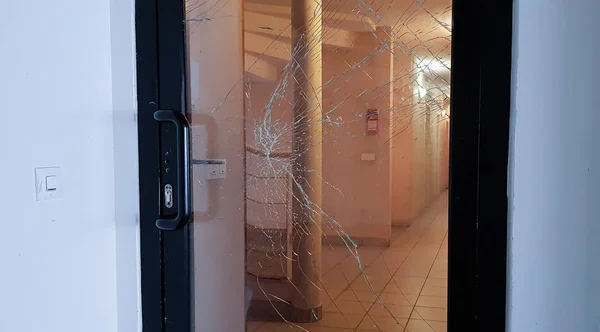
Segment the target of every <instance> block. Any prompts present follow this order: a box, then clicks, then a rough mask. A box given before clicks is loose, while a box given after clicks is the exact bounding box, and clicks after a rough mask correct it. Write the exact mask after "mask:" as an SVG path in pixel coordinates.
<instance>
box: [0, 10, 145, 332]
mask: <svg viewBox="0 0 600 332" xmlns="http://www.w3.org/2000/svg"><path fill="white" fill-rule="evenodd" d="M0 13H1V14H2V19H1V20H0V44H1V45H2V49H3V51H4V52H2V55H1V56H0V58H1V61H0V99H1V100H2V105H3V107H4V109H3V112H2V116H3V123H4V124H5V126H4V127H3V130H2V131H0V142H2V147H3V152H4V156H5V158H4V159H3V160H5V161H8V160H10V162H3V163H2V164H1V165H0V171H1V172H2V174H4V175H5V178H4V180H3V184H4V185H5V186H6V188H10V189H8V190H6V191H4V192H3V193H2V194H1V195H0V196H1V197H2V204H0V205H1V206H2V207H3V209H2V210H3V216H2V219H1V220H0V224H1V225H2V232H3V234H4V235H5V236H4V238H3V240H2V241H0V258H1V260H2V262H3V273H2V275H1V276H0V285H1V286H0V294H2V303H1V304H0V320H1V321H2V328H1V329H2V331H7V332H29V331H48V332H58V331H60V332H80V331H88V332H115V331H121V332H135V331H141V329H142V326H141V323H140V318H141V317H140V316H141V307H140V280H139V273H140V272H139V239H138V236H139V227H138V223H139V205H138V192H139V186H138V170H137V161H138V158H137V151H138V150H137V121H136V115H137V101H136V89H135V33H134V1H116V0H111V1H109V0H86V1H70V0H56V1H52V2H49V1H45V0H31V1H27V2H22V1H2V2H0ZM6 156H10V157H6ZM48 166H60V167H61V170H62V198H57V199H54V200H46V201H36V195H35V190H36V189H35V188H36V186H35V180H34V169H35V168H37V167H48Z"/></svg>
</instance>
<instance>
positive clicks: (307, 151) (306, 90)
mask: <svg viewBox="0 0 600 332" xmlns="http://www.w3.org/2000/svg"><path fill="white" fill-rule="evenodd" d="M321 1H322V0H293V1H291V4H292V5H291V6H292V8H291V9H292V46H293V51H292V62H293V66H294V67H293V68H294V73H293V75H294V77H293V90H294V97H293V104H294V105H293V116H294V124H293V127H294V129H293V143H292V150H293V152H292V172H293V176H294V181H293V183H292V192H293V195H294V199H293V203H292V226H293V231H292V239H293V252H294V254H293V256H292V258H293V265H292V282H293V283H294V286H295V288H296V289H297V290H295V292H294V296H293V297H292V302H291V303H292V315H291V319H292V320H293V321H296V322H311V321H316V320H319V319H320V318H321V317H322V307H321V306H322V303H321V282H320V280H321V237H322V230H321V206H322V179H321V175H322V174H323V173H322V159H321V156H322V142H321V140H322V135H323V133H322V126H321V119H322V109H321V102H322V96H321V85H322V74H321V72H322V58H321V54H322V50H321V35H322V23H321V21H322V20H321V18H322V15H321V8H322V7H321Z"/></svg>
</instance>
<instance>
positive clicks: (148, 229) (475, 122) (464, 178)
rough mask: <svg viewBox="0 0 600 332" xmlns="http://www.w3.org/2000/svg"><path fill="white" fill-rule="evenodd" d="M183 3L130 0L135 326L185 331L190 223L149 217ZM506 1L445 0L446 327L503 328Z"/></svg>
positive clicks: (175, 75)
mask: <svg viewBox="0 0 600 332" xmlns="http://www.w3.org/2000/svg"><path fill="white" fill-rule="evenodd" d="M184 4H185V2H184V0H144V1H141V0H139V1H136V41H137V82H138V91H137V92H138V135H139V165H140V171H139V172H140V236H141V268H142V271H141V274H142V320H143V328H144V332H190V331H191V328H192V315H193V314H194V313H193V308H192V304H191V295H190V294H191V291H192V289H193V288H192V284H191V280H190V278H189V277H190V275H191V274H190V269H191V266H190V264H191V262H190V258H191V254H190V231H189V228H188V227H185V228H183V229H181V230H177V231H159V230H158V229H157V228H156V227H155V220H156V219H157V218H158V217H159V194H158V193H159V190H160V189H159V184H158V178H159V171H160V165H159V152H158V151H159V139H160V137H159V132H158V126H157V124H156V122H155V120H154V118H153V113H154V112H155V111H156V110H158V109H170V110H175V111H179V112H182V113H184V112H185V107H186V97H185V96H186V48H185V47H186V44H185V43H186V35H185V27H184V24H183V22H184V18H185V8H184ZM512 6H513V4H512V1H511V0H503V1H495V2H494V1H481V0H453V14H452V15H453V25H452V29H453V31H452V74H451V75H452V86H451V107H452V110H451V120H450V122H451V125H450V195H449V196H450V198H449V200H450V202H449V203H450V208H449V276H448V280H449V289H448V302H449V303H448V331H450V332H459V331H486V332H487V331H504V330H505V317H506V308H505V306H506V248H507V244H506V243H507V165H508V139H509V116H510V90H511V86H510V83H511V58H512ZM232 332H235V331H232ZM240 332H241V331H240Z"/></svg>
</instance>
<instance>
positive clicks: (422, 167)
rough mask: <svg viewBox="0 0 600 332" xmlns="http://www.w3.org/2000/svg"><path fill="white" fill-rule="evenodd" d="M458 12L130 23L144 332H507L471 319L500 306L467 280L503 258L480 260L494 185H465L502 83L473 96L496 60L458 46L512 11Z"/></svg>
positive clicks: (300, 3) (225, 5)
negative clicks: (488, 304)
mask: <svg viewBox="0 0 600 332" xmlns="http://www.w3.org/2000/svg"><path fill="white" fill-rule="evenodd" d="M469 6H470V7H469ZM458 8H459V10H460V11H462V13H463V14H462V15H460V16H458V15H457V14H456V13H454V20H453V7H452V1H451V0H435V1H433V0H431V1H426V2H415V1H403V0H386V1H369V2H364V1H339V0H291V1H290V0H288V1H275V0H229V1H222V0H207V1H202V0H149V1H146V2H144V3H143V4H141V3H139V4H138V5H136V24H137V30H136V31H137V34H138V35H137V43H138V45H137V48H138V58H137V61H138V94H139V96H138V100H139V137H140V150H139V152H140V211H141V220H140V229H141V238H142V240H141V244H142V248H141V251H142V252H141V254H142V256H141V257H142V272H141V273H142V308H143V319H144V322H143V325H144V331H145V332H159V331H160V332H179V331H208V332H231V331H244V330H246V329H248V330H249V331H260V332H265V331H283V330H298V331H303V330H304V331H354V330H357V331H358V330H377V331H387V330H402V331H421V330H422V331H441V330H446V329H447V326H454V328H457V327H462V328H467V329H469V328H475V326H478V324H479V322H480V321H479V318H478V317H481V316H486V315H487V316H486V317H490V318H491V319H490V321H494V324H495V325H494V326H495V327H498V326H503V324H504V322H503V315H501V314H498V315H495V314H485V313H483V312H480V311H479V310H480V309H478V308H479V306H478V305H476V303H479V302H477V301H480V300H481V301H483V299H485V300H486V301H488V300H490V299H495V300H497V302H494V303H496V304H497V305H498V306H497V308H499V307H500V306H501V305H500V303H504V302H503V301H504V299H503V297H502V296H501V295H502V294H500V293H498V292H497V291H493V290H492V289H491V287H489V286H490V285H492V284H493V283H492V282H489V280H490V279H485V280H487V283H486V282H483V283H481V282H482V281H485V280H484V279H481V278H480V279H477V277H476V276H483V275H485V276H488V275H489V274H486V273H489V271H495V272H498V271H501V270H502V269H503V266H504V265H503V258H502V254H501V253H502V252H503V253H504V254H505V249H504V250H500V251H498V250H496V249H493V250H491V249H490V246H491V245H492V244H493V243H495V244H496V245H498V246H499V247H498V246H497V247H496V248H502V244H501V243H505V229H504V230H502V229H501V227H500V229H498V224H497V223H495V224H493V225H492V226H488V224H486V223H485V222H482V220H483V219H481V218H480V215H479V213H480V212H479V204H481V203H482V202H484V203H486V204H488V205H487V206H488V207H489V206H494V205H495V204H498V206H500V208H501V209H502V208H504V209H505V206H503V205H502V204H503V202H504V200H503V199H502V197H500V199H498V196H495V200H490V199H489V198H488V199H487V200H486V197H483V196H480V194H481V193H484V192H485V190H482V188H479V187H478V183H479V181H481V180H482V179H484V178H486V177H494V176H496V177H497V176H498V174H500V175H499V176H500V177H502V176H503V175H504V178H505V169H502V168H499V169H493V170H494V172H495V173H494V172H492V171H490V169H488V170H487V173H485V174H484V175H482V174H480V169H479V167H480V165H481V163H480V162H481V160H479V156H480V148H481V147H482V145H478V144H480V143H479V142H481V139H482V137H485V134H484V133H483V132H482V131H480V129H479V128H478V126H479V125H480V124H481V123H483V122H484V120H485V119H487V118H486V117H488V116H492V115H489V114H493V113H486V115H481V114H480V112H481V109H480V108H481V103H480V102H481V100H484V99H485V98H491V97H489V94H490V92H489V91H490V90H485V91H486V93H487V94H485V93H483V91H484V87H487V86H494V87H495V86H496V84H501V83H506V82H507V79H508V80H509V79H510V77H509V76H510V75H508V76H506V73H505V72H503V73H502V74H500V73H497V72H493V71H492V72H490V71H489V69H487V70H488V71H487V72H486V75H488V76H486V77H493V79H489V81H486V80H485V79H484V78H483V76H481V72H482V71H481V68H482V67H484V65H485V64H486V63H488V61H491V60H490V59H492V60H493V59H494V58H486V56H487V54H488V52H489V54H492V52H491V51H490V50H491V49H493V47H491V46H490V45H487V44H486V45H483V46H482V45H481V44H479V41H478V40H481V41H483V40H485V39H484V38H481V39H473V40H477V41H478V42H473V40H470V41H469V43H472V44H468V43H467V38H466V37H467V36H469V34H471V36H473V35H475V32H474V31H476V30H473V29H472V28H473V26H476V25H477V24H480V25H482V26H483V25H485V24H484V23H483V21H482V19H481V17H479V16H478V15H476V14H475V13H477V12H478V11H477V10H473V9H474V8H476V9H480V10H481V11H482V12H495V13H496V14H497V13H503V14H505V15H504V16H503V17H504V18H505V19H507V18H508V19H507V20H508V23H510V19H509V18H510V15H509V12H510V8H511V7H510V6H508V7H502V8H499V7H496V8H494V7H493V6H491V5H490V6H488V5H480V4H478V3H477V2H476V1H473V3H469V5H468V6H464V5H463V7H458ZM500 9H502V10H500ZM460 22H463V24H462V25H461V24H460ZM465 22H471V23H470V24H466V23H465ZM473 22H476V23H477V24H475V23H473ZM502 27H503V29H508V33H510V24H508V25H507V22H503V25H502ZM493 30H494V31H495V32H496V33H497V34H498V35H502V36H504V35H503V33H504V32H506V31H504V32H503V33H502V34H500V32H498V31H499V30H498V29H493ZM481 31H483V30H481ZM481 31H480V32H477V33H479V34H480V35H477V37H482V36H483V34H484V33H483V32H481ZM456 34H458V36H459V39H458V40H459V42H454V41H453V38H454V37H455V35H456ZM461 38H462V39H461ZM505 41H506V40H505ZM505 46H506V44H505ZM488 48H489V49H490V50H488ZM508 49H509V48H508ZM473 50H475V51H473ZM494 52H495V53H493V54H494V55H493V56H494V57H496V58H495V59H496V60H498V59H499V58H498V57H500V56H504V58H502V60H503V61H508V63H510V52H508V57H506V55H507V53H506V50H504V52H497V50H495V49H494ZM455 56H458V58H455ZM451 58H452V60H451ZM507 58H508V60H507ZM495 63H500V60H498V61H495ZM471 64H475V65H473V66H471V67H469V66H470V65H471ZM455 68H459V69H458V70H460V72H459V73H457V72H455V71H454V70H455ZM486 68H489V67H486ZM508 73H510V71H508ZM451 77H452V81H453V83H455V82H457V81H458V82H463V83H465V82H471V83H472V82H473V79H475V80H479V81H480V84H479V85H473V84H463V85H461V86H459V87H456V86H454V85H453V86H451V84H450V81H451ZM499 77H500V78H503V80H502V79H498V78H499ZM491 81H494V82H493V83H490V82H491ZM505 88H506V84H505V85H503V86H502V88H501V89H498V90H497V91H498V92H495V93H498V95H495V96H496V97H497V96H500V93H502V92H503V93H506V90H505ZM451 95H453V96H456V95H458V96H460V97H461V98H459V99H458V100H455V98H451ZM473 96H478V98H471V97H473ZM507 96H508V94H505V95H501V98H504V99H501V98H500V99H501V100H503V101H505V102H502V103H501V102H499V103H498V104H497V105H494V106H493V107H497V108H498V112H496V113H495V114H496V115H498V114H507V112H508V103H506V101H507V100H508V97H507ZM500 99H498V98H497V100H500ZM487 100H489V99H487ZM451 105H452V112H451V111H450V106H451ZM490 107H491V106H490ZM502 112H506V113H502ZM450 114H452V116H453V117H452V119H451V118H450ZM503 119H504V120H507V118H503ZM502 123H503V124H505V125H507V122H506V121H505V122H502ZM449 128H450V129H449ZM501 128H507V127H501ZM449 130H450V132H452V133H453V134H451V136H453V137H459V138H460V139H459V140H456V139H455V140H452V139H450V142H449V140H448V139H446V138H445V137H447V135H448V131H449ZM498 139H502V137H498ZM484 141H485V142H488V144H489V142H491V141H489V140H487V141H486V140H484ZM502 142H503V143H501V144H500V145H496V147H498V146H500V147H504V146H505V145H503V144H504V143H505V142H504V141H502ZM450 146H452V148H453V151H454V152H452V153H451V152H450ZM457 148H459V149H457ZM503 156H504V155H503V154H500V155H499V156H497V155H496V156H491V155H488V156H487V158H490V159H489V160H495V159H494V158H500V159H501V158H503ZM449 158H451V159H452V165H454V167H453V170H452V172H451V173H449V169H448V159H449ZM501 163H502V160H500V162H499V164H501ZM459 164H460V165H461V167H456V166H457V165H459ZM490 164H493V163H489V164H488V165H490ZM503 172H504V173H503ZM452 183H454V186H453V187H451V192H450V194H448V192H447V190H448V187H449V186H451V184H452ZM497 185H498V187H494V188H493V189H494V193H497V192H504V193H505V192H506V190H505V188H503V187H502V184H500V183H497ZM504 185H505V183H504ZM483 189H485V188H483ZM448 195H449V196H450V199H448ZM478 195H479V196H478ZM492 196H493V195H492ZM462 198H468V199H466V200H465V199H462ZM449 203H450V205H451V207H452V210H451V213H449V212H448V205H449ZM449 216H450V223H449V222H448V218H449ZM497 216H498V214H496V215H495V216H494V218H495V217H497ZM499 216H500V218H501V216H502V214H501V213H500V214H499ZM452 220H455V221H456V220H460V221H461V222H460V223H459V222H454V223H453V222H452ZM504 221H505V220H504ZM489 229H495V230H497V231H498V232H495V233H493V234H492V232H489V231H487V232H485V231H486V230H489ZM449 230H450V232H449ZM482 231H484V234H485V236H487V238H486V239H488V241H487V242H486V241H483V242H478V237H479V235H480V232H482ZM503 232H504V233H503ZM448 234H454V239H455V240H454V243H452V242H451V241H450V244H449V241H448ZM503 234H504V238H503ZM457 240H459V241H457ZM480 241H481V239H480ZM486 246H488V247H486ZM449 248H450V249H449ZM504 248H505V247H504ZM449 250H450V257H452V262H450V263H449V259H448V257H449ZM486 250H491V251H493V254H491V255H490V256H488V258H490V259H489V260H487V261H486V262H485V264H482V265H481V266H483V268H481V267H478V265H477V264H478V259H480V257H481V256H479V255H481V253H485V252H491V251H486ZM490 262H491V263H490ZM452 264H454V266H455V268H454V269H452ZM449 266H450V269H449ZM449 276H450V280H451V283H450V284H448V278H449ZM502 277H503V275H502ZM490 278H492V279H493V278H498V275H497V274H495V275H494V276H490ZM494 280H495V279H494ZM500 282H501V283H502V282H505V280H504V279H502V278H500ZM479 285H484V286H485V287H484V288H479V289H478V287H479ZM486 287H488V288H486ZM501 288H502V287H501ZM482 289H483V290H485V291H486V292H482V291H481V290H482ZM487 292H489V293H487ZM488 294H492V295H493V296H487V295H488ZM449 296H450V297H449ZM494 296H495V297H494ZM448 313H450V315H449V314H448ZM500 318H502V319H500ZM448 323H450V325H448ZM452 324H453V325H452ZM491 330H493V329H491Z"/></svg>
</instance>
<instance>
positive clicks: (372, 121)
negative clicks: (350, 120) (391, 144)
mask: <svg viewBox="0 0 600 332" xmlns="http://www.w3.org/2000/svg"><path fill="white" fill-rule="evenodd" d="M365 118H366V122H367V135H375V134H377V131H378V130H379V111H378V110H376V109H369V110H367V114H366V115H365Z"/></svg>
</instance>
